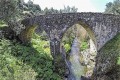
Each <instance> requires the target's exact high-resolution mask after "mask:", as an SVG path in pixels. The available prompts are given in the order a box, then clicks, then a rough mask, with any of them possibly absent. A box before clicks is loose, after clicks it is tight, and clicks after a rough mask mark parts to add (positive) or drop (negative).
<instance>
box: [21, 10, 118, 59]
mask: <svg viewBox="0 0 120 80" xmlns="http://www.w3.org/2000/svg"><path fill="white" fill-rule="evenodd" d="M22 24H24V25H25V26H26V29H25V30H23V31H22V32H21V34H20V35H21V36H22V37H20V39H21V40H22V41H23V42H26V41H28V40H29V38H30V35H31V34H30V29H32V30H33V28H34V27H35V26H41V27H42V28H43V29H44V30H45V32H46V33H47V34H48V36H49V39H50V47H51V54H52V56H53V58H56V57H57V56H56V55H59V54H60V43H61V39H62V37H63V35H64V33H65V32H66V30H67V29H68V28H70V27H71V26H73V25H74V24H80V25H81V26H83V27H84V28H85V30H86V31H87V32H88V34H89V35H90V37H91V39H92V40H93V42H94V44H95V46H96V48H97V51H98V50H100V49H101V48H102V47H103V46H104V45H105V43H106V42H108V41H109V40H110V39H112V38H113V37H114V36H115V35H116V34H117V33H119V32H120V16H118V15H113V14H104V13H89V12H88V13H62V14H48V15H40V16H35V17H31V18H26V19H24V20H22Z"/></svg>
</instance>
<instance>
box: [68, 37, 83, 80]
mask: <svg viewBox="0 0 120 80" xmlns="http://www.w3.org/2000/svg"><path fill="white" fill-rule="evenodd" d="M79 53H80V49H79V42H78V39H77V38H75V39H74V41H73V43H72V47H71V52H70V53H69V56H70V58H69V62H70V64H69V67H70V72H71V74H70V75H69V78H68V80H82V79H81V76H84V66H83V65H82V64H81V63H80V56H79Z"/></svg>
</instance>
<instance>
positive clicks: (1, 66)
mask: <svg viewBox="0 0 120 80" xmlns="http://www.w3.org/2000/svg"><path fill="white" fill-rule="evenodd" d="M48 45H49V42H48V41H43V40H41V39H40V37H39V36H37V35H34V38H33V39H32V41H31V45H28V46H24V45H22V44H20V43H17V42H16V41H9V40H6V39H1V40H0V80H36V79H37V80H50V79H52V80H61V77H60V76H59V75H58V74H57V73H54V72H53V69H54V66H53V64H52V57H51V55H50V48H49V46H48Z"/></svg>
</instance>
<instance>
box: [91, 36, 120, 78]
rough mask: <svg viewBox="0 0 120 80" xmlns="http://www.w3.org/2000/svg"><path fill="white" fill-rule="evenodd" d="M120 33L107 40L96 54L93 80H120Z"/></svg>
mask: <svg viewBox="0 0 120 80" xmlns="http://www.w3.org/2000/svg"><path fill="white" fill-rule="evenodd" d="M119 55H120V34H118V35H117V36H116V37H115V38H113V39H112V40H111V41H109V42H108V43H107V44H106V45H105V46H104V47H103V48H102V49H101V50H100V51H99V52H98V54H97V56H96V64H95V68H94V73H93V79H94V80H120V66H119V65H118V64H117V61H118V57H119Z"/></svg>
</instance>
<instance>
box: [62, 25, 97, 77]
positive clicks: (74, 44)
mask: <svg viewBox="0 0 120 80" xmlns="http://www.w3.org/2000/svg"><path fill="white" fill-rule="evenodd" d="M61 46H63V47H64V48H65V55H66V61H67V62H66V63H68V70H69V76H68V78H71V77H72V78H76V79H80V78H81V76H85V77H90V76H91V75H92V73H93V68H94V66H95V56H96V54H97V48H96V39H95V36H94V33H93V32H92V31H91V30H90V29H89V28H88V27H87V26H86V25H83V24H79V23H77V24H74V25H73V26H71V27H70V28H69V29H68V30H67V31H66V32H65V34H64V35H63V37H62V43H61Z"/></svg>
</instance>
